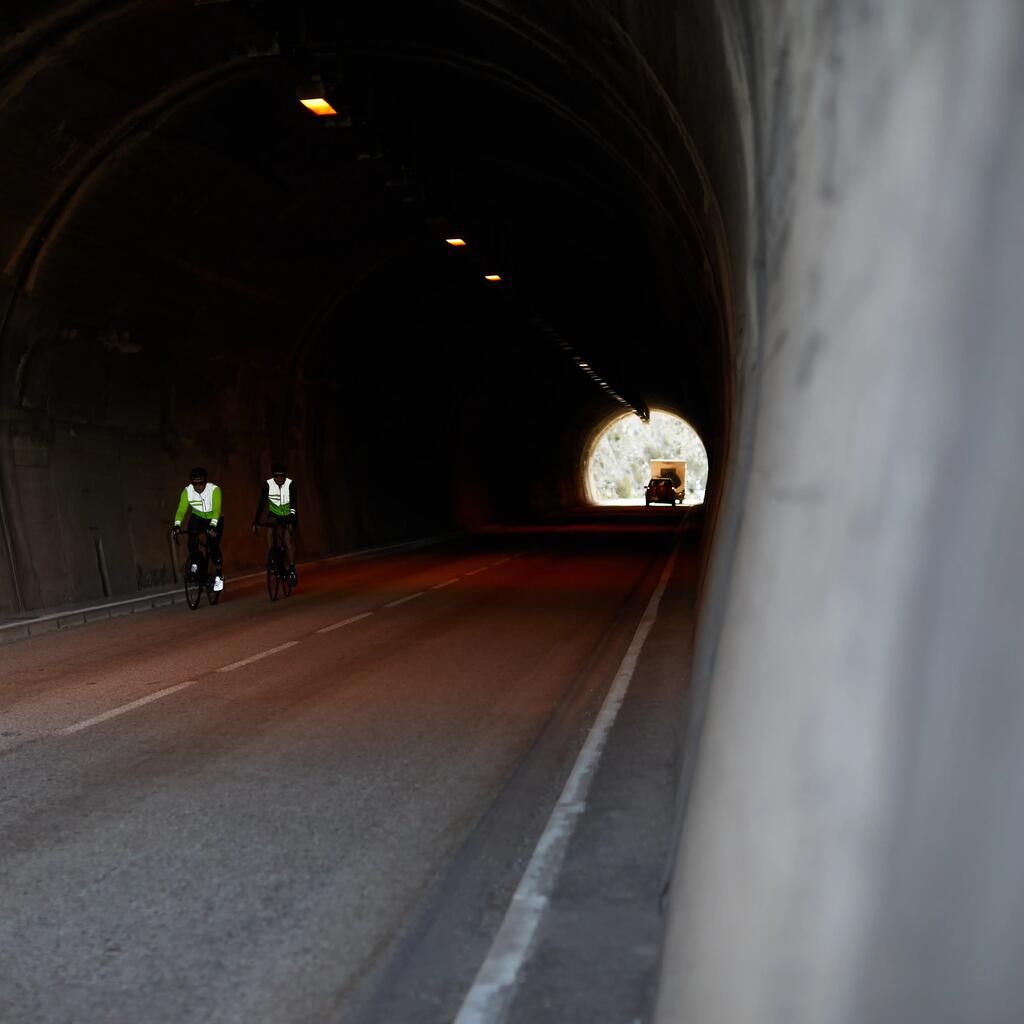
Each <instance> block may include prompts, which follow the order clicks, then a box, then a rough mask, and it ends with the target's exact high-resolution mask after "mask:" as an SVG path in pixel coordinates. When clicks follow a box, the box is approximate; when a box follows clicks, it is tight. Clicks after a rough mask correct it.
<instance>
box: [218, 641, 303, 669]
mask: <svg viewBox="0 0 1024 1024" xmlns="http://www.w3.org/2000/svg"><path fill="white" fill-rule="evenodd" d="M298 642H299V641H298V640H289V641H288V642H287V643H284V644H278V645H277V647H271V648H270V650H269V651H260V653H259V654H254V655H253V656H252V657H251V658H243V659H242V660H241V661H233V662H232V663H231V664H230V665H224V666H223V667H222V668H219V669H217V671H218V672H233V671H234V670H235V669H236V668H241V667H242V666H243V665H251V664H252V663H253V662H254V661H259V660H260V659H261V658H269V657H270V656H271V655H272V654H277V653H278V652H279V651H286V650H288V648H289V647H294V646H295V645H296V644H297V643H298Z"/></svg>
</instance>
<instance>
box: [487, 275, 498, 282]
mask: <svg viewBox="0 0 1024 1024" xmlns="http://www.w3.org/2000/svg"><path fill="white" fill-rule="evenodd" d="M484 280H485V281H500V280H501V274H484Z"/></svg>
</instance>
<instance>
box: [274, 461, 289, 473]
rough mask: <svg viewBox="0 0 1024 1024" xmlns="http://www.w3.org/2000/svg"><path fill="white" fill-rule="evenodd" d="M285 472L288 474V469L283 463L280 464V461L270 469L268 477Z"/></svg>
mask: <svg viewBox="0 0 1024 1024" xmlns="http://www.w3.org/2000/svg"><path fill="white" fill-rule="evenodd" d="M287 472H288V467H287V466H286V465H285V464H284V463H283V462H281V461H280V460H278V461H277V462H275V463H274V464H273V465H272V466H271V467H270V475H271V476H277V475H278V474H279V473H287Z"/></svg>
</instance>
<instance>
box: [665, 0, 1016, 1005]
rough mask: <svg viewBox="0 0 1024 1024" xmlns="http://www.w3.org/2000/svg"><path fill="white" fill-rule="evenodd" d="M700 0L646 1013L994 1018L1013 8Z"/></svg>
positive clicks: (1010, 688) (1011, 469)
mask: <svg viewBox="0 0 1024 1024" xmlns="http://www.w3.org/2000/svg"><path fill="white" fill-rule="evenodd" d="M717 9H718V14H719V16H720V18H721V25H722V39H723V42H724V45H723V50H722V52H723V54H724V57H725V66H726V67H727V68H728V70H729V75H730V78H731V83H732V84H731V88H732V93H733V107H734V110H735V111H736V112H737V115H738V120H739V124H740V126H741V132H740V134H741V138H742V147H741V150H740V152H738V153H737V154H736V160H735V166H736V168H737V170H738V171H740V172H741V174H742V176H743V178H744V179H745V182H746V190H745V191H746V197H745V203H746V206H745V212H744V213H743V215H742V219H743V220H744V221H745V223H746V230H745V232H744V233H743V235H742V236H739V237H737V236H735V235H734V236H733V242H734V244H733V248H732V255H733V259H734V261H735V267H736V274H735V283H736V295H737V315H736V322H737V324H738V330H739V332H740V341H739V344H738V346H737V348H738V352H739V360H740V362H739V366H738V373H737V378H738V379H737V399H738V400H737V408H736V421H737V426H736V434H735V438H736V440H735V444H734V445H733V446H732V449H731V452H730V466H729V469H728V472H727V479H728V484H727V491H726V494H725V495H724V498H723V505H722V515H721V519H720V522H719V528H718V535H717V537H716V542H715V549H714V555H713V568H712V575H711V580H710V583H709V586H708V587H707V588H706V590H705V594H704V602H703V608H704V614H703V625H702V635H701V641H700V652H699V668H698V672H697V678H696V680H695V683H696V687H697V691H696V693H695V695H694V702H693V703H694V707H693V711H692V714H693V720H692V723H691V724H692V729H691V740H692V741H694V744H695V747H696V753H694V747H690V748H689V750H690V754H689V760H688V763H687V765H686V767H685V769H684V784H683V789H682V796H681V800H682V803H683V807H684V808H685V823H684V827H683V830H682V833H681V844H680V849H679V856H678V862H677V864H676V867H675V872H674V875H673V878H672V883H671V894H670V910H669V925H668V931H667V941H666V944H665V948H664V950H663V956H662V974H661V985H660V992H659V1002H658V1013H657V1019H658V1020H659V1021H661V1022H669V1021H673V1022H674V1021H679V1022H683V1021H686V1022H688V1024H694V1022H721V1021H729V1022H730V1024H740V1022H753V1021H758V1022H761V1024H764V1022H780V1024H781V1022H786V1024H798V1022H806V1024H819V1022H823V1021H829V1022H844V1024H854V1022H858V1024H861V1022H868V1021H871V1022H876V1021H877V1022H881V1021H886V1022H894V1024H895V1022H910V1021H913V1022H918V1021H920V1022H925V1021H927V1022H929V1024H934V1022H953V1021H957V1022H968V1021H970V1022H975V1021H986V1022H993V1024H994V1022H1007V1024H1009V1022H1011V1021H1019V1020H1021V1019H1022V1017H1024V974H1022V972H1021V970H1020V964H1021V963H1022V962H1024V927H1022V922H1024V898H1022V895H1021V894H1022V892H1024V886H1022V884H1021V883H1022V881H1024V879H1022V868H1021V865H1022V864H1024V818H1022V817H1021V815H1020V808H1021V807H1022V806H1024V800H1022V798H1024V773H1022V770H1021V769H1022V767H1024V762H1022V753H1021V751H1022V750H1024V745H1022V742H1021V739H1022V733H1024V685H1022V683H1024V676H1022V669H1021V666H1022V664H1024V643H1022V640H1021V632H1020V621H1021V612H1022V609H1024V602H1022V596H1024V594H1022V588H1024V584H1022V579H1024V545H1022V543H1021V539H1020V531H1021V524H1022V514H1024V483H1022V476H1021V473H1020V470H1019V467H1020V456H1019V446H1020V438H1021V437H1022V436H1024V403H1022V401H1021V395H1022V388H1024V342H1022V335H1021V323H1022V322H1024V302H1022V297H1021V288H1020V280H1021V278H1020V267H1021V257H1022V255H1024V251H1022V249H1024V190H1022V180H1024V119H1022V118H1021V116H1020V110H1021V104H1022V100H1024V8H1022V7H1021V5H1020V4H1019V3H1016V2H1012V0H1005V2H1004V0H986V2H981V3H971V4H962V3H956V2H933V0H906V2H900V3H861V4H845V3H840V4H814V5H812V4H806V3H800V2H789V3H763V4H743V3H729V2H723V3H720V4H718V5H717ZM734 194H739V193H738V190H737V192H736V193H734ZM729 219H730V222H731V223H736V222H737V221H738V220H739V219H741V218H740V215H739V211H737V210H735V209H733V210H732V211H731V212H730V214H729ZM698 736H699V739H697V737H698Z"/></svg>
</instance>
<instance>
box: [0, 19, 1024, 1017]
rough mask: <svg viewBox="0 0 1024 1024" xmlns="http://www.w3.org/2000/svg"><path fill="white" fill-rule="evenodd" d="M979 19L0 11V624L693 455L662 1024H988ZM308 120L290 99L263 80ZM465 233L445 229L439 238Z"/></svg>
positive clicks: (988, 420) (1003, 434)
mask: <svg viewBox="0 0 1024 1024" xmlns="http://www.w3.org/2000/svg"><path fill="white" fill-rule="evenodd" d="M1022 54H1024V9H1022V8H1021V6H1020V4H1019V3H1017V2H1016V0H980V2H977V3H974V4H971V5H966V4H960V3H957V2H955V0H937V2H935V0H901V2H900V3H895V4H890V3H882V2H880V0H860V2H856V3H854V2H850V3H847V2H844V0H822V2H816V3H774V2H758V0H715V2H713V3H712V2H696V0H645V2H642V3H631V2H627V0H572V2H566V3H558V4H555V3H541V2H536V0H425V2H420V3H398V4H390V5H384V4H371V3H348V4H331V3H326V2H315V0H308V2H301V3H300V2H295V3H290V2H286V0H195V2H188V0H156V2H148V3H140V2H137V0H75V2H55V0H36V2H33V3H28V2H26V0H6V2H5V4H4V8H3V11H2V12H0V138H2V139H3V140H4V143H5V144H4V146H3V147H2V150H0V182H2V184H3V189H2V192H0V209H2V212H3V217H2V221H0V265H2V271H0V409H2V421H0V527H2V533H3V537H2V543H3V553H2V556H0V615H3V616H6V617H8V618H10V619H17V618H18V617H26V616H31V615H33V614H36V613H38V612H40V611H43V610H46V609H52V608H55V607H60V606H64V605H69V604H73V603H75V602H79V603H81V602H95V601H100V600H103V599H120V598H129V597H134V596H138V595H140V594H145V593H147V592H149V591H156V590H159V589H160V588H165V587H167V586H170V585H173V584H174V583H175V582H176V575H175V573H176V567H175V564H174V558H175V556H174V550H173V548H172V547H171V545H170V543H169V540H168V529H169V527H170V526H171V522H172V519H173V512H174V506H175V503H176V500H177V496H178V494H179V492H180V490H181V488H182V487H183V486H184V485H185V484H186V483H187V479H188V472H189V469H190V467H192V466H194V465H203V466H205V467H207V468H208V471H209V473H210V478H211V479H212V480H215V481H216V482H217V484H218V485H219V486H220V487H221V489H222V491H223V494H224V495H225V510H224V522H225V541H224V546H225V549H226V550H227V552H228V557H229V561H230V564H231V566H232V571H237V572H242V571H243V570H246V569H252V568H258V567H259V565H260V560H261V558H262V549H261V548H260V547H259V546H258V545H254V544H253V542H252V538H251V537H250V536H249V523H250V520H251V513H252V506H253V505H254V504H255V491H254V485H255V484H258V482H259V480H260V479H261V478H262V477H265V476H266V475H267V471H268V467H269V466H270V464H271V462H272V461H274V460H276V459H283V460H287V463H288V466H289V472H290V473H291V474H292V475H293V476H295V477H296V479H298V480H301V481H302V492H301V495H302V503H303V524H302V532H301V537H300V541H299V543H300V545H301V547H300V551H299V554H300V556H301V557H303V558H305V559H317V558H325V557H327V556H333V555H338V554H342V553H345V552H351V551H355V550H359V549H367V548H374V547H378V546H383V545H389V544H397V543H403V542H416V541H420V540H424V539H428V538H431V537H437V536H446V535H450V534H454V533H457V532H467V531H468V532H472V531H476V530H480V529H485V528H489V527H491V526H493V525H494V524H508V523H526V522H537V521H543V520H544V519H545V517H550V516H553V515H557V514H559V513H562V512H566V511H568V510H572V509H576V508H579V507H580V506H583V505H586V504H587V502H588V492H587V484H586V480H585V473H586V465H585V460H586V455H587V447H588V442H589V439H590V438H592V437H593V436H594V433H595V431H596V430H597V429H598V428H599V427H600V426H601V425H602V424H605V423H607V422H609V421H610V420H611V418H613V417H614V416H616V415H619V414H622V413H627V414H629V415H632V416H636V417H639V418H640V419H645V418H647V417H648V416H649V414H650V410H651V409H652V408H657V409H663V410H667V411H669V412H672V413H675V414H677V415H678V416H680V417H683V418H684V419H685V420H686V421H687V422H689V423H690V424H692V425H693V426H694V428H695V429H696V430H697V431H698V432H699V434H700V436H701V438H702V439H703V441H704V443H705V446H706V448H707V453H708V464H709V467H710V471H709V475H708V479H707V492H706V500H705V504H704V506H703V533H702V539H701V559H700V565H701V569H700V586H699V595H698V612H699V626H698V634H697V648H696V657H695V661H694V668H693V678H692V681H691V683H690V686H689V689H688V691H687V696H686V697H685V700H681V702H680V707H679V709H678V713H679V715H680V721H681V725H680V741H679V742H680V752H679V757H678V763H677V764H676V765H675V766H674V771H675V772H676V777H677V783H676V785H677V802H676V814H677V824H676V829H677V840H678V842H677V847H676V850H675V852H674V855H673V859H672V861H671V863H670V864H668V865H666V869H665V870H666V896H665V908H664V913H665V932H664V944H663V946H662V948H661V953H660V980H659V985H658V1000H657V1009H656V1019H658V1020H659V1021H665V1022H668V1021H677V1020H678V1021H683V1020H686V1021H691V1022H698V1021H708V1022H711V1021H716V1022H717V1021H734V1022H740V1021H753V1020H760V1021H792V1022H797V1021H806V1022H812V1021H814V1022H820V1021H826V1020H827V1021H837V1022H838V1021H854V1020H857V1021H890V1020H892V1021H895V1020H901V1021H910V1020H922V1021H923V1020H928V1021H931V1022H940V1021H967V1020H972V1021H981V1020H984V1021H992V1022H996V1021H1011V1020H1019V1019H1020V1012H1021V1007H1022V1006H1024V990H1022V982H1021V975H1020V971H1019V962H1020V956H1021V954H1022V953H1024V949H1022V938H1021V936H1022V932H1021V926H1020V921H1021V912H1022V909H1024V908H1022V907H1021V905H1020V896H1019V892H1020V882H1021V869H1020V864H1021V863H1024V825H1022V821H1021V818H1020V799H1021V797H1022V795H1024V781H1022V779H1024V776H1022V775H1021V771H1020V769H1021V755H1020V749H1021V746H1020V738H1021V730H1022V727H1024V705H1022V696H1021V695H1022V694H1024V689H1022V687H1021V683H1022V678H1021V669H1020V666H1021V664H1022V661H1024V649H1022V644H1021V640H1020V630H1019V625H1020V621H1019V620H1020V611H1021V607H1022V604H1021V596H1022V584H1021V579H1022V576H1024V555H1022V552H1024V545H1022V544H1021V542H1020V528H1021V512H1022V509H1024V484H1022V482H1021V480H1022V475H1021V473H1020V468H1019V467H1020V458H1019V452H1018V448H1019V443H1020V438H1021V437H1022V436H1024V404H1022V402H1021V389H1022V386H1024V344H1022V338H1021V328H1020V324H1021V322H1022V314H1024V308H1022V302H1021V289H1020V286H1019V281H1020V265H1021V260H1020V257H1021V255H1022V246H1021V239H1022V238H1024V201H1022V195H1021V184H1020V182H1021V173H1022V166H1024V160H1022V158H1024V128H1022V124H1024V122H1022V121H1021V118H1020V116H1019V105H1020V101H1021V99H1022V98H1024V57H1022ZM314 93H320V94H322V97H323V98H324V99H325V100H326V101H328V102H329V103H330V106H331V111H332V112H331V113H329V114H326V115H324V116H319V115H318V114H316V113H315V112H313V111H311V110H310V109H308V108H307V107H305V106H304V105H303V104H301V103H300V102H299V100H300V99H301V98H308V97H309V96H311V95H313V94H314ZM452 240H461V241H462V242H464V243H465V244H463V245H458V244H452Z"/></svg>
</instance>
